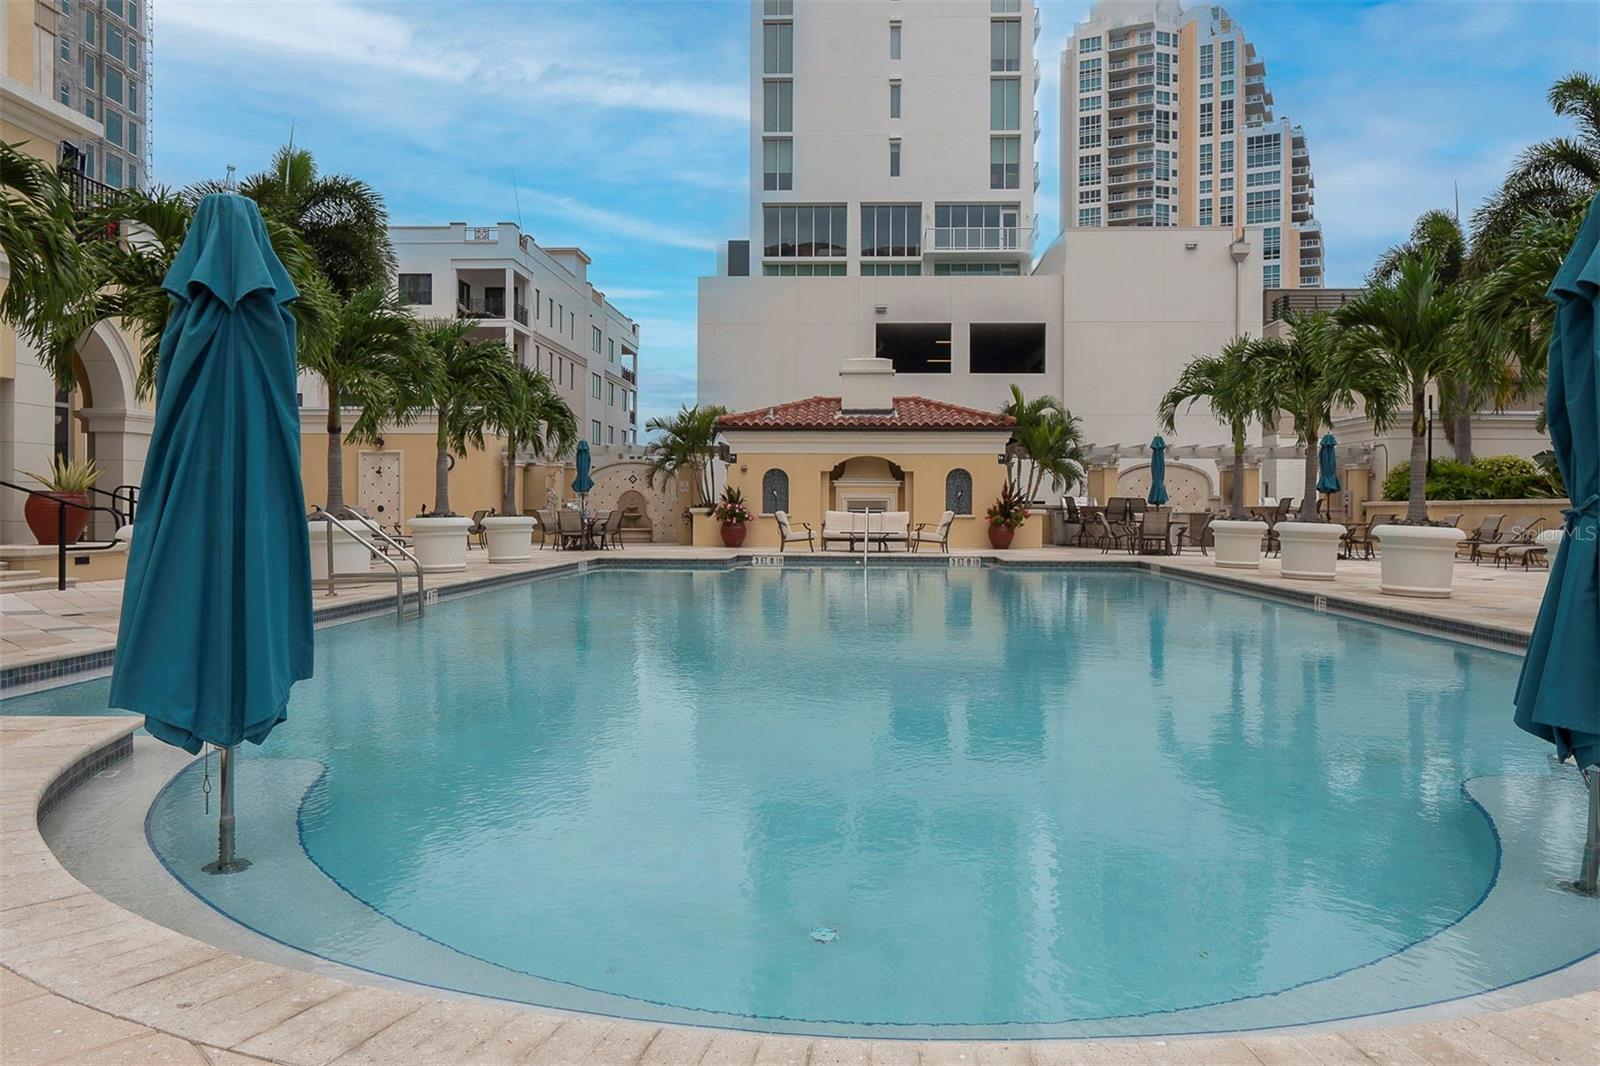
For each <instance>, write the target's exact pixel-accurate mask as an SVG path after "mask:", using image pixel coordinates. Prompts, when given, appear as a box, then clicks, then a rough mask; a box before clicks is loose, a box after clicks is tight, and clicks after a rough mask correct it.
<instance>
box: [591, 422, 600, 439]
mask: <svg viewBox="0 0 1600 1066" xmlns="http://www.w3.org/2000/svg"><path fill="white" fill-rule="evenodd" d="M589 443H590V444H599V443H600V420H599V419H598V418H592V419H590V420H589Z"/></svg>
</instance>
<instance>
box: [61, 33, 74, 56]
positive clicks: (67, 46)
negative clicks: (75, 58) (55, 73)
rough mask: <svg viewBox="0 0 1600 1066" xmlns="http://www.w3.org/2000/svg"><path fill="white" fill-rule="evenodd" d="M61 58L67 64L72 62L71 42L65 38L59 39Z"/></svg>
mask: <svg viewBox="0 0 1600 1066" xmlns="http://www.w3.org/2000/svg"><path fill="white" fill-rule="evenodd" d="M61 58H62V59H65V60H67V61H68V62H71V60H72V42H71V41H69V40H67V38H65V37H63V38H61Z"/></svg>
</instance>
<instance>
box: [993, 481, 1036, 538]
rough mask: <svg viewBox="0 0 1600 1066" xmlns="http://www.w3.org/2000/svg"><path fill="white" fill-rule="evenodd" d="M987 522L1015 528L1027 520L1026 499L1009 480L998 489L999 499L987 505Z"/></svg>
mask: <svg viewBox="0 0 1600 1066" xmlns="http://www.w3.org/2000/svg"><path fill="white" fill-rule="evenodd" d="M988 516H989V524H990V525H991V526H1006V527H1008V528H1010V529H1016V528H1017V527H1018V526H1020V525H1022V523H1024V522H1026V521H1027V520H1028V501H1027V500H1025V499H1023V496H1022V493H1021V492H1020V491H1019V490H1018V489H1017V487H1016V486H1015V485H1013V484H1012V483H1011V482H1010V481H1007V482H1006V487H1005V488H1004V489H1002V490H1001V491H1000V497H999V499H997V500H995V501H994V502H993V503H991V504H990V505H989V510H988Z"/></svg>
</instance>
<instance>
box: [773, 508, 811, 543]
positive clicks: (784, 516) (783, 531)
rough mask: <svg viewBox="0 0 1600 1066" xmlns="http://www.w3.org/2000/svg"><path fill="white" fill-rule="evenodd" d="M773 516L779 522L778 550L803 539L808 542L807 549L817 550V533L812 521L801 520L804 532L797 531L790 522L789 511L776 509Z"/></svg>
mask: <svg viewBox="0 0 1600 1066" xmlns="http://www.w3.org/2000/svg"><path fill="white" fill-rule="evenodd" d="M772 517H773V518H775V519H777V522H778V551H780V552H781V551H783V549H784V546H785V545H787V544H789V543H791V542H798V541H802V540H803V541H805V542H806V550H807V551H816V550H817V534H816V532H815V531H814V530H813V529H812V528H811V523H810V522H801V523H800V525H801V526H802V527H803V529H804V532H797V531H796V530H795V529H794V527H793V526H792V525H791V524H790V522H789V512H788V511H774V512H773V513H772Z"/></svg>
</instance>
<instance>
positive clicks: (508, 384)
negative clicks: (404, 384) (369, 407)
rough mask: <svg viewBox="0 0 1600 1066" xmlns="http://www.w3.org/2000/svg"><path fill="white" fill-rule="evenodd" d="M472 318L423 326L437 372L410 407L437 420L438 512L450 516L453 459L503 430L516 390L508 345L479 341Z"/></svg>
mask: <svg viewBox="0 0 1600 1066" xmlns="http://www.w3.org/2000/svg"><path fill="white" fill-rule="evenodd" d="M473 328H474V324H473V322H472V321H471V320H470V319H459V318H448V319H432V320H430V321H427V322H424V323H423V324H422V345H423V350H424V354H425V356H426V358H427V359H428V360H429V361H430V362H431V364H432V368H431V371H430V373H429V376H428V380H427V381H425V382H421V383H419V384H418V387H417V388H416V390H415V393H414V394H413V395H412V396H410V397H408V398H407V401H406V402H407V403H408V404H415V405H416V406H417V407H418V408H420V409H424V410H431V411H433V413H434V416H435V418H437V419H438V430H437V457H436V460H435V463H434V475H433V513H434V514H436V515H450V514H454V513H455V512H453V511H451V510H450V467H451V465H452V462H453V459H452V456H456V457H464V456H466V454H467V452H468V451H469V450H472V449H478V450H481V449H482V448H483V438H484V434H486V433H489V432H492V431H493V430H495V429H497V428H499V427H498V426H497V424H496V419H495V416H496V414H497V412H499V411H500V410H502V409H503V407H504V402H505V401H504V397H505V395H506V394H508V393H510V392H512V391H513V390H515V389H516V388H517V387H518V386H519V384H520V379H519V378H518V377H517V359H516V356H515V355H513V354H512V352H511V349H510V348H507V347H506V345H505V342H504V341H497V340H476V339H474V338H473V337H472V336H471V332H472V329H473Z"/></svg>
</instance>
